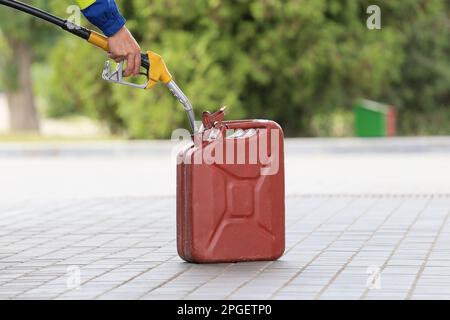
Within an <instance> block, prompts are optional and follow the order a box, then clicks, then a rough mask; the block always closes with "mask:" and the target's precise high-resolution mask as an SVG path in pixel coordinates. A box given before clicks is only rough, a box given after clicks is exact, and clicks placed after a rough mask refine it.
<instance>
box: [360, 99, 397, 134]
mask: <svg viewBox="0 0 450 320" xmlns="http://www.w3.org/2000/svg"><path fill="white" fill-rule="evenodd" d="M354 114H355V135H356V136H357V137H386V136H393V135H395V113H394V110H393V108H392V107H390V106H388V105H385V104H382V103H378V102H374V101H370V100H360V101H358V102H357V103H356V104H355V107H354Z"/></svg>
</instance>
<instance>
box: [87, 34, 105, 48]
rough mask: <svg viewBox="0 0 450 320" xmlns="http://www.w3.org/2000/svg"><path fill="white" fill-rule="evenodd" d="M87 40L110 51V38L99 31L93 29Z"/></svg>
mask: <svg viewBox="0 0 450 320" xmlns="http://www.w3.org/2000/svg"><path fill="white" fill-rule="evenodd" d="M87 41H88V42H89V43H91V44H93V45H94V46H96V47H99V48H100V49H103V50H104V51H106V52H108V51H109V45H108V38H107V37H105V36H104V35H102V34H100V33H98V32H95V31H91V34H90V35H89V38H88V40H87Z"/></svg>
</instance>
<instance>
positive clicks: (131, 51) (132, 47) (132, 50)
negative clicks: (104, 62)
mask: <svg viewBox="0 0 450 320" xmlns="http://www.w3.org/2000/svg"><path fill="white" fill-rule="evenodd" d="M108 45H109V54H108V55H109V57H110V58H111V59H114V60H115V61H116V62H121V61H123V60H127V68H126V70H125V72H124V74H123V75H124V77H128V76H132V75H133V76H137V75H139V69H140V67H141V48H140V47H139V44H138V43H137V42H136V40H135V39H134V38H133V36H132V35H131V33H130V31H128V29H127V28H126V27H123V28H122V29H120V30H119V31H118V32H117V33H116V34H115V35H113V36H112V37H109V38H108Z"/></svg>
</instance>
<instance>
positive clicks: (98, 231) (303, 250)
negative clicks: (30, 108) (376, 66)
mask: <svg viewBox="0 0 450 320" xmlns="http://www.w3.org/2000/svg"><path fill="white" fill-rule="evenodd" d="M385 141H386V140H383V141H381V140H380V141H378V140H375V141H372V142H370V143H369V145H368V146H367V145H365V144H364V143H362V142H359V141H356V142H355V141H353V142H351V141H350V143H349V141H340V140H337V141H336V140H333V141H331V140H330V141H321V140H319V141H318V142H311V141H305V140H291V141H287V149H286V155H287V158H286V162H287V166H286V174H287V179H286V183H287V186H286V187H287V197H286V253H285V255H284V256H283V257H282V258H281V259H280V260H278V261H274V262H250V263H237V264H214V265H197V264H189V263H185V262H183V261H182V260H181V259H180V258H179V257H178V256H177V253H176V238H175V237H176V233H175V231H176V230H175V198H174V195H173V191H174V190H173V188H172V187H173V185H172V184H173V181H172V180H173V178H174V177H173V175H170V176H169V177H166V179H165V180H164V177H165V176H166V175H168V174H169V173H170V172H172V167H171V164H170V163H169V162H168V161H166V160H167V159H166V158H165V156H164V157H163V156H161V155H162V154H166V153H167V151H168V150H169V151H170V148H167V147H164V148H162V151H161V152H159V153H158V152H156V153H155V154H152V155H151V156H149V157H144V158H138V159H136V158H128V157H122V156H121V157H117V156H114V155H110V154H108V155H106V156H105V157H104V158H101V159H99V158H96V157H95V158H91V157H90V156H88V157H84V156H81V157H80V156H79V155H70V156H69V157H67V158H66V157H64V156H62V157H60V156H56V157H55V156H54V155H53V153H54V152H53V151H52V150H50V153H51V154H52V155H50V156H48V157H47V156H45V155H40V156H38V157H34V156H31V157H30V155H18V156H17V155H16V156H12V157H8V156H6V157H4V156H5V155H9V154H10V153H11V148H10V147H6V148H5V147H3V151H2V147H1V146H0V179H2V180H1V182H0V195H1V199H0V299H450V222H449V215H450V175H449V174H450V170H448V169H449V167H448V163H450V143H449V139H437V140H431V141H428V140H420V141H419V140H417V141H416V140H389V141H387V142H385ZM405 141H406V142H405ZM324 144H325V145H326V146H325V147H324ZM147 147H148V145H144V146H143V149H145V148H147ZM34 148H35V147H33V151H32V153H33V154H34V153H35V152H38V153H39V152H44V151H45V150H44V151H42V150H40V151H39V150H37V151H36V150H34ZM366 148H367V149H366ZM331 149H332V150H331ZM105 150H109V149H108V148H106V149H105ZM2 152H3V153H2ZM20 152H22V151H20ZM20 152H19V153H20ZM77 152H78V151H77ZM89 152H91V151H89ZM93 152H94V151H93ZM124 152H125V153H126V152H130V150H129V149H128V150H125V151H124ZM94 153H95V152H94ZM2 155H3V156H2ZM140 156H141V155H140ZM167 163H169V164H167ZM155 167H156V168H157V169H158V170H159V171H160V172H157V170H155ZM143 168H151V169H150V171H145V169H143ZM72 169H73V170H72ZM20 170H23V172H21V171H20ZM152 170H153V171H152ZM80 175H84V180H83V179H82V178H81V177H80ZM89 176H92V177H94V178H92V179H87V178H86V177H89ZM137 177H139V178H137ZM149 177H150V178H153V179H154V181H158V185H157V184H156V183H154V181H151V179H150V178H149ZM103 178H105V180H102V179H103ZM58 181H61V184H58ZM168 181H169V182H168ZM170 181H172V182H170ZM147 186H149V189H146V187H147ZM82 188H84V189H85V190H82ZM77 190H80V192H79V193H77ZM167 190H169V191H167ZM43 195H47V196H45V197H43ZM89 195H92V196H89ZM75 198H77V199H75Z"/></svg>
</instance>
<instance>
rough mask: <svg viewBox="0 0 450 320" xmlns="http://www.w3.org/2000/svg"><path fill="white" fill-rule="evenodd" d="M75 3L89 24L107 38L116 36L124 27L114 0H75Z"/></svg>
mask: <svg viewBox="0 0 450 320" xmlns="http://www.w3.org/2000/svg"><path fill="white" fill-rule="evenodd" d="M75 2H76V3H77V4H78V6H80V8H81V11H82V12H83V14H84V16H85V17H86V18H87V19H88V20H89V22H91V23H92V24H93V25H95V26H96V27H97V28H99V29H100V30H102V32H103V33H104V34H105V35H106V36H108V37H110V36H112V35H114V34H116V33H117V32H118V31H119V30H120V29H121V28H122V27H123V26H124V25H125V19H124V17H123V16H122V15H121V14H120V12H119V9H118V8H117V5H116V3H115V1H114V0H75Z"/></svg>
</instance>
